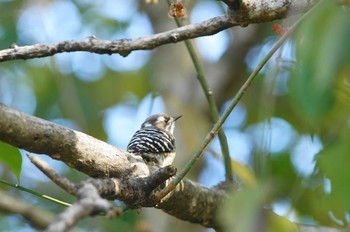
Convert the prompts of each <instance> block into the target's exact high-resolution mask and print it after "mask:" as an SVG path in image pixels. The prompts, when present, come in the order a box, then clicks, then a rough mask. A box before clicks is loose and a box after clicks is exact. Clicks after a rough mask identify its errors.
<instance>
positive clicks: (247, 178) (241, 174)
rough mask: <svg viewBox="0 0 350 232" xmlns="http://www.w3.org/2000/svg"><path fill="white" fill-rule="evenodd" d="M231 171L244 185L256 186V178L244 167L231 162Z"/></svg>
mask: <svg viewBox="0 0 350 232" xmlns="http://www.w3.org/2000/svg"><path fill="white" fill-rule="evenodd" d="M231 165H232V169H233V171H234V173H235V174H236V175H237V176H238V178H239V179H240V181H241V182H242V183H243V184H244V185H248V186H254V185H256V184H257V181H256V176H255V174H254V173H253V171H252V170H251V169H250V168H249V167H248V166H246V165H243V164H241V163H239V162H237V161H234V160H232V162H231Z"/></svg>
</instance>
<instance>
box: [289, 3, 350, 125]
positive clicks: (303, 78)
mask: <svg viewBox="0 0 350 232" xmlns="http://www.w3.org/2000/svg"><path fill="white" fill-rule="evenodd" d="M325 2H326V3H323V5H322V6H320V7H319V10H318V11H317V12H315V13H314V14H313V15H311V16H310V18H309V19H308V20H307V21H305V22H304V24H303V25H302V26H301V27H300V29H299V30H298V33H297V36H296V54H297V66H296V68H295V70H294V72H293V73H292V76H291V78H290V87H291V98H292V100H293V103H294V110H295V111H296V112H297V113H299V114H300V116H301V118H302V119H303V120H305V122H306V123H310V124H312V125H313V126H318V125H319V124H320V123H321V122H324V121H325V120H327V119H328V116H329V114H330V112H331V110H332V109H333V108H334V106H335V101H336V93H335V87H336V83H337V79H339V77H340V76H341V73H342V72H343V71H344V70H345V69H347V67H349V65H350V43H349V38H350V27H349V22H350V16H349V14H348V13H346V11H345V10H344V9H343V8H342V7H341V6H340V5H338V4H336V3H335V2H334V3H333V2H331V1H325Z"/></svg>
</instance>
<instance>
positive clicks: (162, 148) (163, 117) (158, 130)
mask: <svg viewBox="0 0 350 232" xmlns="http://www.w3.org/2000/svg"><path fill="white" fill-rule="evenodd" d="M179 118H181V116H177V117H171V116H169V115H167V114H155V115H152V116H150V117H148V118H147V119H146V120H145V121H144V122H143V123H142V125H141V129H140V130H138V131H136V132H135V134H134V135H133V137H132V138H131V140H130V142H129V145H128V148H127V150H128V152H130V153H133V154H135V155H140V156H142V158H143V159H144V160H145V161H146V162H147V163H150V162H153V163H154V164H155V165H156V166H158V167H160V168H161V167H165V166H168V165H170V164H172V162H173V160H174V158H175V137H174V135H173V133H174V129H175V121H176V120H178V119H179Z"/></svg>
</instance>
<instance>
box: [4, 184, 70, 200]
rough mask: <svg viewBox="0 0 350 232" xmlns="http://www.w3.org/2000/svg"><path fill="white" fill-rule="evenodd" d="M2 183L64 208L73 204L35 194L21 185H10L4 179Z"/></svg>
mask: <svg viewBox="0 0 350 232" xmlns="http://www.w3.org/2000/svg"><path fill="white" fill-rule="evenodd" d="M0 183H1V184H5V185H8V186H10V187H13V188H16V189H19V190H21V191H24V192H27V193H30V194H32V195H34V196H37V197H40V198H43V199H45V200H49V201H51V202H54V203H56V204H59V205H62V206H66V207H68V206H71V204H69V203H67V202H64V201H60V200H58V199H56V198H53V197H50V196H47V195H44V194H41V193H38V192H35V191H33V190H31V189H28V188H25V187H23V186H21V185H18V184H11V183H8V182H6V181H4V180H2V179H0Z"/></svg>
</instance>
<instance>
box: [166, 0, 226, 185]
mask: <svg viewBox="0 0 350 232" xmlns="http://www.w3.org/2000/svg"><path fill="white" fill-rule="evenodd" d="M168 3H169V6H170V4H171V0H168ZM174 19H175V22H176V25H177V26H178V27H181V26H183V23H182V21H181V20H179V19H178V18H174ZM184 42H185V45H186V48H187V51H188V53H189V55H190V57H191V59H192V62H193V65H194V67H195V69H196V72H197V79H198V81H199V83H200V84H201V87H202V89H203V92H204V94H205V97H206V99H207V101H208V104H209V109H210V114H211V120H212V122H213V123H214V122H217V121H218V120H219V118H220V115H219V111H218V107H217V105H216V103H215V99H214V96H213V92H212V90H211V89H210V87H209V83H208V81H207V79H206V78H205V75H204V72H203V69H202V66H201V64H200V61H199V58H198V55H197V53H196V51H195V49H194V48H193V45H192V43H191V41H190V40H185V41H184ZM218 137H219V142H220V147H221V153H222V155H223V157H224V166H225V177H226V181H233V171H232V165H231V157H230V151H229V149H228V143H227V138H226V135H225V132H224V130H223V129H220V130H219V133H218Z"/></svg>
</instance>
